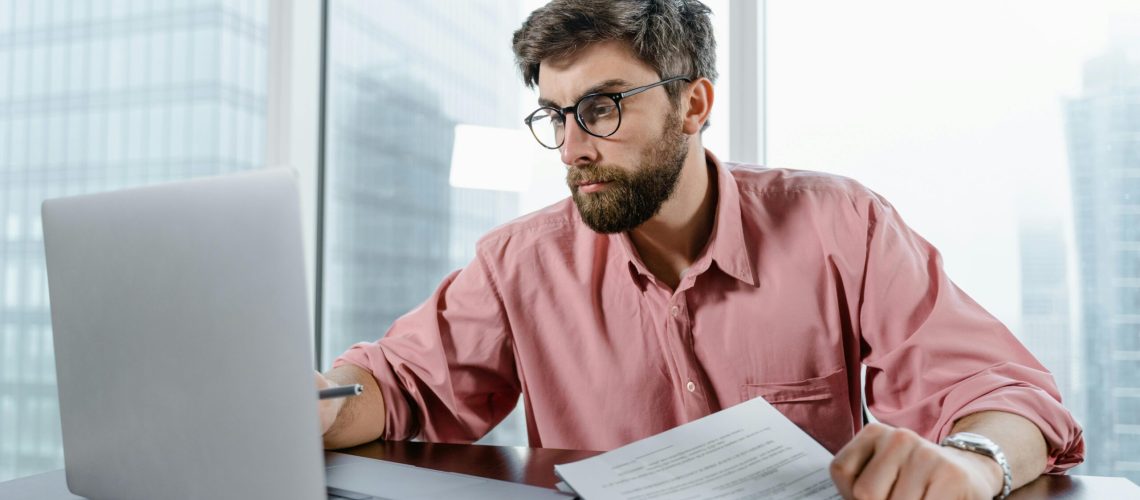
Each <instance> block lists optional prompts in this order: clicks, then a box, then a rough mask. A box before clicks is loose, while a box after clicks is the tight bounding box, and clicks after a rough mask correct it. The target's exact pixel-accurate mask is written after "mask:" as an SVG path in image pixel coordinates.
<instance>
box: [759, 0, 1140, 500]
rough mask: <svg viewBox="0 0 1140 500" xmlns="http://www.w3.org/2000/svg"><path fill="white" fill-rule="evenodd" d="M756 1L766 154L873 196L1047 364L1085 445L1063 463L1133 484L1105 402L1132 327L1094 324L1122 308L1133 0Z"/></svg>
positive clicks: (1138, 297)
mask: <svg viewBox="0 0 1140 500" xmlns="http://www.w3.org/2000/svg"><path fill="white" fill-rule="evenodd" d="M767 4H768V12H767V14H768V17H767V26H766V29H767V31H766V33H767V39H768V59H767V60H768V67H767V69H768V80H767V87H766V90H767V102H768V106H769V107H768V115H767V120H768V122H767V130H768V163H769V164H770V165H771V166H774V167H790V168H806V169H814V170H822V171H827V172H833V173H838V174H842V175H846V176H850V177H853V178H855V179H856V180H859V181H861V182H863V183H864V184H866V185H867V186H869V187H870V188H872V189H874V190H876V191H878V192H879V193H880V194H882V195H884V196H885V197H886V198H887V199H889V200H891V202H892V203H893V204H894V205H895V206H896V207H897V208H898V209H899V212H900V213H901V214H902V215H903V217H904V218H905V219H906V221H907V222H908V223H909V224H910V225H911V226H912V227H914V228H915V229H916V230H917V231H918V232H919V233H921V234H922V235H923V236H925V237H926V238H927V239H928V240H930V241H931V242H932V243H933V244H934V245H935V246H936V247H938V248H939V249H940V250H941V251H942V253H943V257H944V262H945V266H946V269H947V270H948V272H949V274H950V276H951V277H952V278H953V279H954V280H955V281H956V283H957V284H958V285H960V286H961V287H962V288H963V289H964V290H965V291H966V292H967V293H969V294H970V295H971V296H972V297H973V298H974V299H976V300H977V301H978V302H979V303H980V304H982V305H983V306H984V307H986V308H987V309H988V310H989V311H990V312H991V313H993V314H994V315H995V316H997V317H998V319H1000V320H1002V321H1003V322H1004V323H1005V324H1006V325H1008V326H1009V327H1010V328H1011V329H1012V330H1013V331H1014V333H1015V334H1017V335H1019V337H1020V338H1021V340H1022V341H1023V342H1024V343H1025V344H1026V345H1027V346H1028V347H1029V348H1030V350H1031V351H1033V352H1034V353H1035V354H1036V355H1037V356H1038V358H1039V359H1040V360H1042V362H1043V363H1045V364H1046V366H1047V368H1049V369H1050V370H1051V371H1052V372H1053V373H1054V376H1055V377H1056V378H1057V379H1058V380H1057V382H1058V385H1059V386H1060V387H1061V388H1062V393H1063V394H1064V395H1065V396H1066V402H1067V403H1068V407H1069V408H1070V410H1072V411H1073V413H1074V415H1076V416H1077V417H1078V419H1079V420H1081V422H1082V424H1083V425H1084V429H1085V437H1086V439H1087V446H1088V449H1089V450H1097V451H1096V452H1093V453H1089V454H1088V456H1087V461H1086V463H1085V464H1084V465H1083V466H1081V468H1079V469H1078V470H1077V473H1084V474H1104V475H1112V474H1125V475H1127V476H1128V477H1129V478H1130V479H1132V480H1133V481H1140V467H1135V465H1136V464H1140V446H1135V445H1136V444H1137V441H1136V440H1135V439H1132V440H1129V439H1126V435H1129V434H1128V433H1135V432H1136V431H1135V428H1134V427H1131V428H1127V429H1124V428H1120V427H1114V426H1113V423H1114V422H1122V421H1125V420H1129V419H1131V420H1134V417H1126V414H1129V412H1131V414H1130V415H1133V416H1134V415H1136V410H1137V407H1136V405H1135V402H1134V401H1131V400H1129V401H1128V402H1125V401H1124V400H1119V401H1117V402H1114V399H1113V396H1112V395H1113V391H1115V390H1126V391H1131V390H1135V388H1136V387H1138V386H1140V382H1137V381H1138V380H1140V371H1137V370H1138V368H1137V364H1136V363H1135V362H1126V361H1116V362H1114V361H1112V360H1113V359H1117V360H1120V359H1124V358H1127V357H1128V356H1131V354H1127V353H1128V352H1135V346H1136V338H1135V335H1134V333H1135V330H1134V329H1131V328H1129V329H1128V330H1120V333H1119V334H1118V335H1113V330H1112V327H1111V326H1110V325H1121V326H1123V325H1124V324H1128V322H1133V321H1135V318H1136V315H1137V314H1140V293H1138V292H1137V290H1138V289H1140V283H1137V281H1136V280H1137V278H1140V274H1138V272H1140V271H1138V264H1137V259H1136V256H1137V251H1138V249H1140V247H1138V246H1137V242H1140V233H1138V232H1137V231H1140V229H1138V228H1140V218H1137V214H1138V213H1140V211H1138V210H1137V208H1136V206H1137V200H1140V183H1137V181H1136V179H1137V177H1138V175H1137V164H1136V162H1135V159H1136V158H1137V157H1138V156H1137V155H1138V154H1140V139H1138V138H1140V135H1138V134H1137V132H1138V131H1140V115H1137V110H1138V108H1137V107H1136V105H1135V103H1136V102H1137V101H1138V99H1140V95H1138V94H1137V91H1136V89H1137V88H1138V86H1140V72H1137V70H1136V64H1135V60H1134V58H1133V59H1129V57H1130V56H1129V55H1128V54H1135V53H1136V51H1137V50H1140V46H1137V45H1136V39H1135V37H1134V36H1130V33H1134V31H1135V26H1136V25H1137V24H1136V21H1137V20H1138V19H1140V17H1138V16H1137V7H1136V6H1135V5H1133V6H1131V7H1129V6H1126V5H1125V4H1124V3H1123V2H1111V1H1094V2H1085V3H1082V4H1081V7H1080V8H1069V7H1070V6H1062V5H1059V4H1057V5H1053V4H1047V3H1040V2H1029V1H1015V2H1002V3H998V4H995V3H993V2H983V1H980V0H979V1H967V2H954V3H952V4H940V5H934V4H923V3H916V2H906V1H902V0H893V1H885V2H876V3H874V4H866V3H858V4H855V3H849V2H839V1H830V2H824V4H822V5H821V4H820V3H818V2H815V3H811V4H810V5H806V4H803V3H802V2H768V3H767ZM983 12H984V15H979V14H980V13H983ZM1070 262H1071V263H1072V264H1071V265H1070V264H1069V263H1070ZM1019 264H1020V265H1019ZM1069 269H1073V270H1074V272H1069ZM1070 290H1072V291H1076V290H1080V291H1081V293H1079V294H1077V293H1071V292H1070ZM1019 296H1020V297H1021V300H1018V298H1019ZM1075 318H1080V320H1079V321H1077V320H1074V319H1075ZM1066 387H1068V388H1070V389H1066ZM1069 393H1071V394H1069ZM1070 395H1080V398H1079V399H1074V398H1070V397H1069V396H1070ZM1081 400H1084V403H1083V404H1082V403H1079V401H1081ZM1117 403H1120V404H1117ZM1132 423H1135V422H1132ZM1122 464H1132V465H1130V466H1127V467H1125V466H1124V465H1122ZM1129 467H1132V468H1129Z"/></svg>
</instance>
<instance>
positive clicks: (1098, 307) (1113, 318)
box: [1066, 35, 1140, 482]
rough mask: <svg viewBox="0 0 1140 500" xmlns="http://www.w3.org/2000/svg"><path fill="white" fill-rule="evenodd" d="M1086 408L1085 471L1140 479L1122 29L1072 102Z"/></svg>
mask: <svg viewBox="0 0 1140 500" xmlns="http://www.w3.org/2000/svg"><path fill="white" fill-rule="evenodd" d="M1066 112H1067V124H1066V127H1067V135H1068V146H1069V148H1068V149H1069V162H1070V169H1071V178H1072V188H1073V204H1074V206H1073V210H1074V220H1075V226H1076V240H1077V254H1078V258H1079V275H1080V283H1081V286H1080V297H1081V317H1082V321H1081V323H1082V324H1081V328H1082V330H1083V338H1084V343H1083V347H1084V361H1083V365H1084V368H1085V370H1086V376H1085V382H1084V386H1085V387H1086V388H1087V391H1088V393H1087V404H1088V413H1087V415H1086V420H1085V421H1084V424H1085V433H1086V434H1085V435H1086V440H1087V441H1086V442H1087V446H1088V450H1089V453H1088V455H1087V459H1086V460H1087V469H1086V471H1087V473H1089V474H1097V475H1120V476H1126V477H1128V478H1130V479H1131V480H1133V481H1135V482H1140V39H1137V38H1136V37H1135V35H1133V37H1132V38H1130V39H1129V38H1124V37H1119V38H1117V39H1116V40H1115V41H1114V42H1113V43H1112V44H1111V45H1110V47H1109V48H1108V49H1107V50H1106V51H1105V52H1104V53H1103V54H1102V55H1100V56H1098V57H1096V58H1094V59H1092V60H1089V61H1088V62H1087V63H1086V64H1085V67H1084V80H1083V90H1082V93H1081V95H1080V96H1079V97H1076V98H1073V99H1071V100H1070V101H1069V102H1068V103H1067V110H1066Z"/></svg>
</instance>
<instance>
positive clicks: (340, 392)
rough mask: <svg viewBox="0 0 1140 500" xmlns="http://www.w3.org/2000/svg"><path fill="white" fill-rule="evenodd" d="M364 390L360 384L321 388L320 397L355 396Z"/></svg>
mask: <svg viewBox="0 0 1140 500" xmlns="http://www.w3.org/2000/svg"><path fill="white" fill-rule="evenodd" d="M362 392H364V386H363V385H360V384H352V385H342V386H340V387H329V388H328V389H321V391H320V393H319V394H320V398H321V399H332V398H345V397H348V396H355V395H357V394H360V393H362Z"/></svg>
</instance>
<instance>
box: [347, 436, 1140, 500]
mask: <svg viewBox="0 0 1140 500" xmlns="http://www.w3.org/2000/svg"><path fill="white" fill-rule="evenodd" d="M339 451H341V452H343V453H348V454H352V455H359V456H362V457H369V458H377V459H381V460H388V461H391V462H399V463H403V464H408V465H415V466H418V467H426V468H429V469H437V470H443V471H449V472H459V473H463V474H472V475H475V476H483V477H488V478H491V479H501V480H504V481H513V482H516V483H526V484H531V485H535V486H544V487H547V488H553V487H554V483H556V482H557V481H558V480H557V479H556V478H555V477H554V465H555V464H561V463H566V462H573V461H575V460H581V459H583V458H589V457H592V456H594V455H597V454H598V452H596V451H575V450H556V449H550V448H523V447H516V446H482V445H463V444H440V443H414V442H405V441H391V442H386V441H377V442H373V443H368V444H364V445H360V446H357V447H355V448H349V449H347V450H339ZM1010 498H1011V499H1027V498H1063V499H1102V498H1137V499H1140V486H1136V485H1135V484H1133V483H1132V482H1131V481H1129V480H1127V479H1122V478H1117V477H1099V476H1042V477H1040V478H1038V479H1037V480H1036V481H1034V482H1032V483H1029V484H1028V485H1026V486H1025V487H1024V488H1021V489H1019V490H1017V491H1015V492H1013V495H1010Z"/></svg>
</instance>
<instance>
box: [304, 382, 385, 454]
mask: <svg viewBox="0 0 1140 500" xmlns="http://www.w3.org/2000/svg"><path fill="white" fill-rule="evenodd" d="M315 376H316V381H317V390H318V391H320V390H321V389H326V388H328V387H337V386H342V385H352V384H360V385H362V386H364V392H362V393H360V395H358V396H352V397H347V398H332V399H325V400H321V401H320V402H319V409H320V414H321V436H322V440H323V441H324V445H325V448H327V449H340V448H348V447H350V446H356V445H358V444H362V443H367V442H369V441H375V440H377V439H379V438H380V436H383V435H384V415H385V413H384V396H383V395H382V394H380V387H379V386H378V385H377V384H376V378H374V377H373V376H372V373H371V372H369V371H367V370H365V369H364V368H360V367H359V366H356V365H353V364H350V363H345V364H343V365H341V366H338V367H336V368H333V369H331V370H329V371H327V372H325V373H319V372H318V373H316V375H315Z"/></svg>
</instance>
